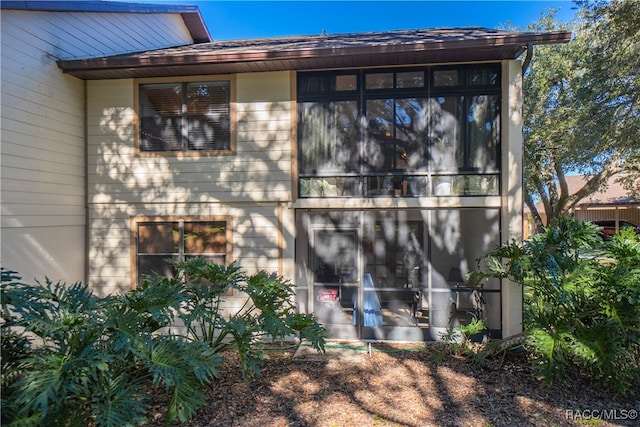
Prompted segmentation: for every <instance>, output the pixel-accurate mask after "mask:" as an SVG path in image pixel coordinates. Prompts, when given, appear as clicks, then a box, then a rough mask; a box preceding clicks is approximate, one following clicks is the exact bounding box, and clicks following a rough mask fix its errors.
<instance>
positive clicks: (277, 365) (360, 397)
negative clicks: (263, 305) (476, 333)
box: [154, 343, 640, 427]
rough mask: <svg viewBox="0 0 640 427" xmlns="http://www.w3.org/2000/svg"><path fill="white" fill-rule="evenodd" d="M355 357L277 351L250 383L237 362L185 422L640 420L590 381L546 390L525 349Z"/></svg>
mask: <svg viewBox="0 0 640 427" xmlns="http://www.w3.org/2000/svg"><path fill="white" fill-rule="evenodd" d="M347 351H354V350H349V349H347ZM355 351H359V352H360V353H361V354H360V355H359V358H352V359H350V360H345V359H332V358H327V359H326V360H319V361H310V360H301V361H297V360H294V359H293V355H294V353H295V349H294V348H292V347H290V346H289V347H287V346H285V347H282V348H281V349H279V350H272V351H269V352H268V353H269V356H270V359H269V360H268V361H267V362H266V363H265V365H264V367H263V370H262V372H261V373H260V374H259V375H258V376H255V377H253V378H251V379H248V380H243V379H242V375H241V373H240V370H239V367H238V366H239V365H238V364H237V360H235V358H234V356H233V355H229V357H228V360H227V362H226V363H225V366H224V367H223V368H222V369H221V374H222V376H221V378H220V380H219V381H217V382H216V383H214V385H213V388H212V390H211V391H210V392H209V393H208V399H209V400H208V405H207V406H206V407H204V408H202V409H201V410H200V411H199V412H198V414H197V416H196V417H194V418H193V419H192V420H191V421H190V422H189V423H187V424H183V425H188V426H243V427H244V426H247V427H252V426H260V427H263V426H289V427H294V426H318V427H320V426H384V425H387V426H407V427H419V426H463V425H465V426H488V425H492V426H514V425H517V426H538V425H541V424H549V425H557V426H577V425H583V424H584V422H585V421H586V416H587V415H588V416H589V417H591V420H590V422H597V425H599V426H627V425H628V426H631V425H636V424H635V423H637V419H631V417H630V416H629V414H630V413H632V411H634V410H635V411H637V410H640V395H639V396H627V397H625V396H620V395H615V394H613V393H611V392H609V391H607V390H605V389H603V388H602V387H601V386H599V385H597V384H594V383H592V382H589V381H587V380H585V379H582V378H574V379H573V380H572V381H566V382H562V383H555V384H553V385H551V386H543V385H542V384H541V383H540V382H539V381H538V380H536V379H535V378H534V376H533V375H532V372H531V370H530V368H529V365H528V361H527V360H526V355H525V354H524V353H523V352H520V353H513V354H508V355H507V356H506V358H505V359H504V361H503V360H502V359H496V360H489V361H488V362H487V363H486V364H485V365H484V366H480V365H478V364H475V363H473V362H471V361H469V360H468V359H465V358H463V357H460V356H457V355H453V354H451V355H447V356H446V357H445V358H443V359H442V360H440V361H439V362H436V360H437V359H438V358H437V357H436V356H437V355H439V353H438V352H439V351H441V347H438V346H436V345H435V344H427V345H424V344H419V345H417V346H416V345H410V344H402V345H401V344H382V343H376V344H374V345H373V346H372V349H371V350H370V349H369V348H361V349H357V350H355ZM603 411H605V412H603ZM636 413H637V412H636ZM603 414H604V417H603ZM594 416H599V417H600V419H594ZM602 418H605V419H602ZM606 418H609V419H606ZM614 418H615V419H614ZM624 418H626V419H624ZM156 421H157V422H158V423H160V422H161V417H159V418H158V419H157V420H156ZM154 425H155V424H154ZM157 425H160V424H157Z"/></svg>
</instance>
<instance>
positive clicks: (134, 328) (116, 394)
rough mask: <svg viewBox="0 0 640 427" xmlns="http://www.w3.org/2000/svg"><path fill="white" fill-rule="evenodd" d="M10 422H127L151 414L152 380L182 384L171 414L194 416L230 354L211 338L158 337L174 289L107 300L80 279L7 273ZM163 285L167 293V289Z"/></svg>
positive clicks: (5, 385)
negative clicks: (160, 310) (139, 299)
mask: <svg viewBox="0 0 640 427" xmlns="http://www.w3.org/2000/svg"><path fill="white" fill-rule="evenodd" d="M2 274H3V276H2V309H3V310H2V317H3V318H2V321H3V323H2V424H3V425H61V426H63V425H70V426H72V425H89V424H92V425H96V426H123V425H135V424H140V423H142V422H144V421H145V413H146V410H147V405H146V393H145V392H146V391H147V390H148V387H149V386H150V385H151V384H152V383H155V384H158V385H163V386H165V387H166V388H168V389H170V390H171V391H172V395H173V399H172V400H171V404H170V406H169V408H168V418H169V419H175V418H178V419H180V420H186V419H187V418H188V417H189V416H191V415H192V414H193V413H194V412H195V409H196V408H197V407H198V405H200V404H203V403H204V398H203V394H202V392H201V390H202V389H203V388H204V387H205V386H206V384H207V383H208V382H210V381H211V380H212V379H213V378H214V376H215V375H216V370H215V368H216V366H218V365H219V364H220V362H221V359H220V357H219V356H218V355H216V354H215V352H214V351H213V350H212V349H211V348H210V347H209V346H207V345H203V344H202V343H199V342H191V341H189V340H187V339H185V337H181V336H177V335H164V336H158V335H154V334H153V332H154V330H156V329H157V328H158V326H160V325H162V324H163V323H164V324H165V325H168V324H169V323H168V322H169V320H170V317H169V316H165V317H163V316H161V315H158V314H157V313H154V311H153V307H154V306H158V305H164V306H165V307H167V306H169V305H170V304H172V303H175V302H176V300H175V299H171V298H170V296H171V295H167V294H166V293H165V294H163V293H162V292H157V293H156V294H155V295H153V296H152V295H147V299H146V304H140V305H138V306H134V305H132V304H130V303H129V299H128V298H126V297H108V298H98V297H96V296H94V295H93V294H92V293H91V292H90V291H89V290H88V289H87V288H86V287H85V286H83V285H82V284H80V283H76V284H73V285H71V286H67V285H65V284H64V283H62V282H57V283H53V282H52V281H50V280H48V279H47V280H46V282H45V284H44V285H40V284H38V285H27V284H24V283H21V282H20V278H19V277H18V276H17V275H16V274H15V273H11V272H7V271H5V270H3V271H2ZM160 291H162V290H160Z"/></svg>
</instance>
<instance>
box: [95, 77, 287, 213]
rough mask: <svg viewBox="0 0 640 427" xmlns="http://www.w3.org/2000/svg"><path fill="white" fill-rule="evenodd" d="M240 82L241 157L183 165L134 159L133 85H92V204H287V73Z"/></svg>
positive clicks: (238, 79)
mask: <svg viewBox="0 0 640 427" xmlns="http://www.w3.org/2000/svg"><path fill="white" fill-rule="evenodd" d="M204 78H206V77H203V79H204ZM261 79H264V82H263V83H262V84H261V83H260V82H261ZM236 82H237V88H236V93H237V94H238V95H237V98H238V99H237V102H236V108H237V144H236V145H237V147H236V148H237V150H236V154H235V155H233V156H207V155H203V156H196V157H189V156H183V157H180V158H178V157H173V156H169V155H167V156H154V157H136V156H135V152H134V141H135V138H136V135H135V132H136V128H135V126H134V123H135V110H136V108H135V106H134V105H133V103H134V99H135V94H134V90H136V85H135V84H134V82H133V81H132V80H111V81H97V82H89V99H90V103H89V106H88V134H89V146H88V153H89V154H88V155H89V159H88V164H89V177H88V178H89V200H90V202H91V203H104V202H108V203H113V202H119V203H137V202H138V203H139V202H145V203H147V202H150V201H153V202H157V201H158V200H163V199H164V200H166V201H167V203H174V202H185V203H186V202H202V201H208V202H218V201H228V202H237V201H254V202H265V201H273V200H290V199H291V129H290V127H291V111H290V102H289V101H288V100H287V101H283V99H287V98H288V97H289V73H261V74H256V75H252V76H249V77H247V76H244V75H243V76H237V77H236ZM249 96H252V97H253V99H254V101H253V102H251V101H250V99H249ZM270 98H271V99H270Z"/></svg>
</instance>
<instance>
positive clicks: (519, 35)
mask: <svg viewBox="0 0 640 427" xmlns="http://www.w3.org/2000/svg"><path fill="white" fill-rule="evenodd" d="M570 38H571V33H569V32H564V31H559V32H549V33H527V32H510V31H503V30H494V29H488V28H479V27H468V28H438V29H421V30H399V31H389V32H370V33H349V34H329V35H311V36H297V37H279V38H264V39H251V40H231V41H216V42H211V43H201V44H193V45H188V46H181V47H175V48H169V49H159V50H154V51H148V52H140V53H135V54H128V55H120V56H112V57H104V58H91V59H83V60H67V61H59V63H58V64H59V66H60V68H62V70H63V71H64V72H66V73H69V74H71V75H74V76H76V77H79V78H82V79H88V80H90V79H109V78H129V77H160V76H172V75H193V74H225V73H241V72H258V71H281V70H305V69H326V68H349V67H371V66H386V65H409V64H433V63H454V62H473V61H495V60H502V59H515V58H517V57H518V56H520V55H521V54H522V53H523V52H524V51H525V50H526V48H527V46H531V45H534V44H548V43H565V42H567V41H569V40H570Z"/></svg>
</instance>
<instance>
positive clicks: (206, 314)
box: [167, 258, 325, 375]
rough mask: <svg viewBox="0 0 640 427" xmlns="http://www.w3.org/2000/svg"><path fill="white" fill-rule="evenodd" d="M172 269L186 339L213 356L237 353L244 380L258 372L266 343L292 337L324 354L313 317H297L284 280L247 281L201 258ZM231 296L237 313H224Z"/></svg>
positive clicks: (267, 276) (259, 277) (235, 270)
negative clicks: (197, 342) (203, 343)
mask: <svg viewBox="0 0 640 427" xmlns="http://www.w3.org/2000/svg"><path fill="white" fill-rule="evenodd" d="M173 264H174V266H175V267H176V269H177V271H179V272H180V274H179V275H178V276H179V278H176V279H167V280H169V281H172V282H179V283H181V284H182V286H183V288H182V300H183V304H182V305H181V307H180V310H179V311H178V317H179V319H180V320H181V321H182V322H183V323H184V325H185V326H186V329H187V336H188V337H189V338H190V339H192V340H203V341H206V342H208V343H210V345H211V347H212V349H213V350H214V351H215V352H216V353H222V352H224V351H226V350H228V349H231V348H235V349H236V350H237V351H238V354H239V356H240V362H241V367H242V370H243V374H244V375H246V374H248V373H257V372H259V367H260V362H261V361H262V359H264V357H265V356H264V355H265V352H264V351H263V349H264V347H263V344H264V343H265V342H270V341H274V340H283V339H285V338H287V337H296V338H300V339H305V340H308V341H309V343H310V344H311V346H312V347H314V348H316V349H317V350H318V351H324V336H325V332H324V329H323V328H322V327H321V326H320V325H319V324H318V323H317V321H316V320H315V318H314V317H313V315H309V314H301V313H297V312H296V308H295V306H294V304H293V300H294V292H293V288H292V286H291V284H290V283H289V282H287V281H286V280H284V279H283V278H282V277H279V276H277V275H276V274H273V273H267V272H265V271H260V272H258V273H256V274H253V275H250V276H248V275H246V274H245V273H243V272H242V270H241V269H240V267H239V266H238V265H237V264H235V263H232V264H231V265H229V266H225V265H218V264H214V263H210V262H207V261H206V260H204V259H202V258H192V259H189V260H187V261H175V262H173ZM230 290H233V292H235V293H236V294H238V295H239V296H240V298H244V301H243V302H242V304H241V306H240V307H239V309H237V310H234V311H233V312H229V313H222V311H221V304H222V302H223V301H224V300H225V298H229V296H228V293H229V291H230ZM236 299H238V297H236ZM241 301H242V300H241Z"/></svg>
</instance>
